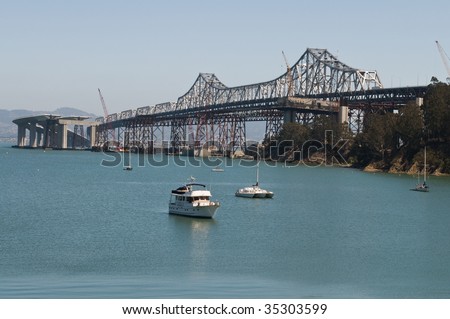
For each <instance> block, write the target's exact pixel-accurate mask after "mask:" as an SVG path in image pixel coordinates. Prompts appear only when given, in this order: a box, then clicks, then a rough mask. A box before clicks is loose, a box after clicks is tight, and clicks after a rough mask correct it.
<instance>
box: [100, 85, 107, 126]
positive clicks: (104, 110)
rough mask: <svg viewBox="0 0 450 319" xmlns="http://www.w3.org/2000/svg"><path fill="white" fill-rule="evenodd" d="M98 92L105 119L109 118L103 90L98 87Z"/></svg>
mask: <svg viewBox="0 0 450 319" xmlns="http://www.w3.org/2000/svg"><path fill="white" fill-rule="evenodd" d="M98 94H99V95H100V102H102V107H103V114H104V116H105V121H106V119H107V118H108V109H107V108H106V104H105V100H104V99H103V95H102V92H101V91H100V89H98Z"/></svg>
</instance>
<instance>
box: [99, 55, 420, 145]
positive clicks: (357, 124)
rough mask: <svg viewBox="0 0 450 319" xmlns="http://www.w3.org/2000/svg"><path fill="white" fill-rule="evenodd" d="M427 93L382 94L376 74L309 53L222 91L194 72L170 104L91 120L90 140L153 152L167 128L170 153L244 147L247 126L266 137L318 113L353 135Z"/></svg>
mask: <svg viewBox="0 0 450 319" xmlns="http://www.w3.org/2000/svg"><path fill="white" fill-rule="evenodd" d="M426 89H427V87H423V86H419V87H404V88H389V89H385V88H383V84H382V83H381V81H380V78H379V77H378V74H377V72H376V71H367V70H361V69H356V68H352V67H350V66H348V65H346V64H344V63H342V62H341V61H339V60H338V59H337V58H336V57H335V56H333V55H332V54H331V53H330V52H328V50H326V49H311V48H308V49H307V50H306V51H305V52H304V53H303V55H302V56H301V57H300V59H299V60H298V61H297V62H296V63H295V64H294V65H293V66H291V67H288V68H287V71H286V72H285V73H284V74H282V75H281V76H279V77H278V78H276V79H274V80H271V81H267V82H261V83H257V84H250V85H244V86H238V87H227V86H226V85H225V84H223V83H222V82H221V81H220V80H219V79H218V78H217V77H216V75H215V74H212V73H200V74H199V75H198V77H197V79H196V80H195V82H194V84H193V85H192V86H191V88H190V89H189V90H188V91H187V92H186V93H185V94H184V95H182V96H181V97H179V98H178V100H177V101H176V102H167V103H161V104H157V105H155V106H145V107H140V108H137V109H133V110H127V111H123V112H121V113H117V114H111V115H110V116H108V117H107V118H99V119H97V120H98V121H99V122H100V123H101V124H99V126H98V128H97V138H96V139H97V142H98V143H99V145H105V144H107V143H109V142H111V141H112V140H114V139H116V140H118V141H121V142H122V143H123V145H124V146H125V147H140V148H144V149H152V148H153V147H154V145H155V143H158V141H159V142H160V143H161V142H162V141H163V140H164V132H166V128H167V130H170V133H169V134H170V135H169V136H170V137H169V138H168V139H167V140H168V141H169V144H170V146H171V147H173V148H175V149H180V148H185V147H194V148H198V147H201V146H204V145H207V144H208V143H209V144H211V143H212V144H218V145H220V146H221V147H223V148H228V149H235V148H241V149H243V148H245V141H246V123H247V122H249V121H264V122H265V123H266V130H265V137H266V138H270V137H271V136H274V135H276V134H277V133H278V132H279V130H280V128H281V126H282V124H283V123H286V122H298V123H302V124H311V123H313V122H314V120H315V118H316V117H317V116H318V115H326V116H333V117H335V118H336V120H337V121H339V122H340V123H342V124H346V125H348V127H349V129H351V130H352V131H354V132H360V131H361V129H362V120H363V118H364V114H365V113H367V112H380V111H381V112H386V111H392V110H394V109H398V108H399V107H401V106H402V105H405V104H406V103H408V102H409V101H416V102H417V103H421V98H422V97H423V96H424V94H425V92H426ZM165 134H166V136H167V132H166V133H165Z"/></svg>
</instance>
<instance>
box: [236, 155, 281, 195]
mask: <svg viewBox="0 0 450 319" xmlns="http://www.w3.org/2000/svg"><path fill="white" fill-rule="evenodd" d="M235 195H236V196H238V197H247V198H272V197H273V192H270V191H268V190H265V189H262V188H260V187H259V162H258V164H256V184H255V185H252V186H249V187H244V188H240V189H238V190H237V191H236V193H235Z"/></svg>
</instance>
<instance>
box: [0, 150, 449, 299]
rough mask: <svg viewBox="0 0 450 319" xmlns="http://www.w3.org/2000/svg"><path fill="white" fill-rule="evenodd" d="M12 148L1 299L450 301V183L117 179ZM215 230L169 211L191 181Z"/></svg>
mask: <svg viewBox="0 0 450 319" xmlns="http://www.w3.org/2000/svg"><path fill="white" fill-rule="evenodd" d="M102 159H106V160H110V159H111V158H110V157H109V156H107V155H105V154H102V153H91V152H83V151H43V150H19V149H13V148H10V147H8V146H6V145H0V196H1V197H0V254H1V255H0V298H30V297H31V298H449V297H450V267H449V265H450V196H449V194H450V178H448V177H439V178H437V177H431V180H430V184H431V186H432V188H431V192H430V193H418V192H411V191H409V188H410V187H412V186H414V185H415V183H416V179H415V178H414V177H411V176H397V175H388V174H372V173H364V172H360V171H358V170H353V169H345V168H330V167H316V168H308V167H305V166H299V167H292V168H286V167H283V166H282V165H281V164H278V165H276V166H275V167H273V166H268V165H266V164H263V163H262V164H261V168H260V177H261V178H260V182H261V186H262V187H263V188H267V189H269V190H272V191H274V193H275V197H274V198H273V199H272V200H264V199H262V200H252V199H245V198H237V197H235V196H234V192H235V190H236V189H237V188H239V187H242V186H246V185H250V184H251V183H253V182H254V179H255V168H254V167H250V168H249V167H246V166H242V165H239V161H233V162H232V164H233V165H232V167H226V168H225V172H223V173H217V172H212V171H211V167H208V166H206V165H201V166H200V167H194V166H193V165H187V166H185V167H180V166H177V165H175V164H174V162H173V159H174V158H173V157H168V158H167V159H168V161H169V164H168V165H167V166H162V167H153V166H150V165H149V164H148V163H147V164H146V165H145V166H144V167H138V166H137V160H138V156H137V155H133V156H132V158H131V160H132V163H133V167H134V169H133V170H132V171H124V170H123V169H122V167H121V166H119V167H115V168H107V167H103V166H101V165H100V163H101V161H102ZM191 175H192V176H195V177H196V178H197V182H204V183H206V184H208V185H210V186H211V191H212V193H213V197H214V199H215V200H219V201H220V202H221V207H220V209H219V210H218V211H217V213H216V216H215V218H214V219H213V220H204V219H192V218H186V217H180V216H171V215H168V214H167V209H168V200H169V194H170V191H171V189H173V188H175V187H178V186H180V184H181V183H183V182H185V181H186V179H187V178H188V177H190V176H191Z"/></svg>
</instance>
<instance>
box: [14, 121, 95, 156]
mask: <svg viewBox="0 0 450 319" xmlns="http://www.w3.org/2000/svg"><path fill="white" fill-rule="evenodd" d="M88 118H89V117H87V116H65V117H62V116H60V115H52V114H42V115H37V116H27V117H21V118H18V119H15V120H13V123H14V124H17V147H28V148H37V147H42V148H53V149H85V148H92V147H93V146H95V144H96V143H95V128H96V127H97V125H98V124H99V123H98V122H94V121H88V120H87V119H88ZM27 130H28V132H29V133H28V134H27ZM27 136H28V137H27Z"/></svg>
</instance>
